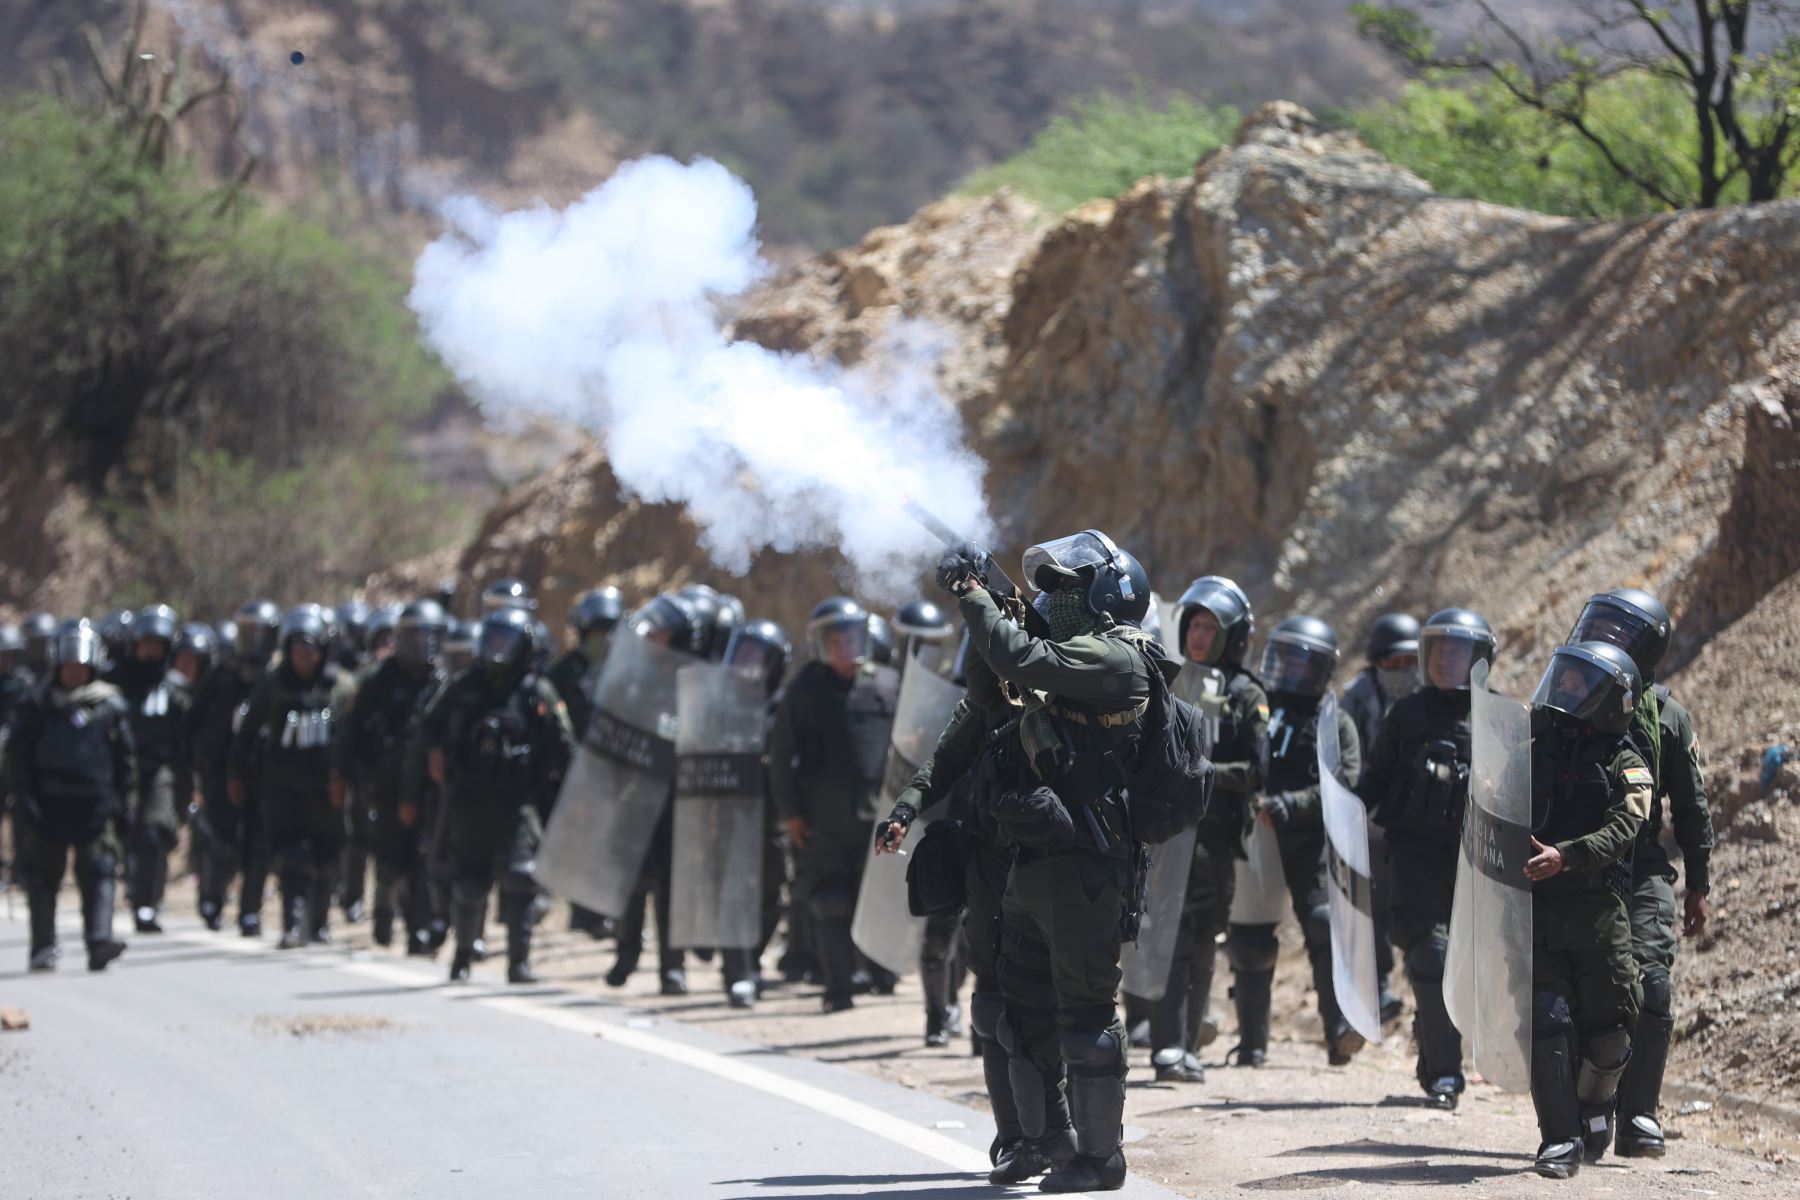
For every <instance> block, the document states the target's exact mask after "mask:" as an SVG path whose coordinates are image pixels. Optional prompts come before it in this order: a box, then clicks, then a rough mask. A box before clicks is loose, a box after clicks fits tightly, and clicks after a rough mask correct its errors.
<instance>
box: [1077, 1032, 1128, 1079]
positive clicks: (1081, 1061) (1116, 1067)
mask: <svg viewBox="0 0 1800 1200" xmlns="http://www.w3.org/2000/svg"><path fill="white" fill-rule="evenodd" d="M1062 1056H1063V1061H1064V1062H1066V1063H1068V1064H1069V1070H1070V1071H1071V1072H1072V1073H1074V1074H1077V1075H1102V1074H1112V1073H1117V1074H1119V1075H1123V1074H1124V1073H1125V1046H1124V1043H1122V1042H1121V1041H1120V1040H1119V1035H1118V1034H1117V1033H1116V1032H1114V1031H1113V1030H1111V1029H1065V1030H1063V1031H1062Z"/></svg>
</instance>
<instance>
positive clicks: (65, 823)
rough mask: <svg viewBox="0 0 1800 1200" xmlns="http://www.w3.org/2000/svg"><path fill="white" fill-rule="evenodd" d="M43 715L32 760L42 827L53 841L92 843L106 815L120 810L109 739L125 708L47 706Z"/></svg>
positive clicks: (111, 706)
mask: <svg viewBox="0 0 1800 1200" xmlns="http://www.w3.org/2000/svg"><path fill="white" fill-rule="evenodd" d="M43 713H44V719H43V725H42V728H41V729H40V731H39V733H38V739H37V745H36V747H35V748H34V753H33V754H32V760H31V772H32V789H33V791H34V793H35V798H36V800H37V803H38V808H39V812H40V815H41V821H40V827H41V828H42V830H43V832H44V834H45V835H46V836H47V837H49V838H51V839H52V840H54V841H61V842H86V841H91V840H92V839H94V838H96V837H98V836H100V834H101V833H102V832H103V831H104V829H105V827H106V821H107V818H108V817H110V816H112V815H113V813H115V812H118V811H121V809H122V805H121V803H120V801H121V797H120V796H119V793H118V780H116V779H114V778H113V755H112V738H113V736H114V730H115V728H116V726H117V724H118V722H119V721H121V720H123V719H124V713H123V710H122V708H119V707H115V705H114V704H112V703H110V702H102V703H99V704H93V705H70V706H68V707H65V708H54V707H51V706H49V705H45V707H44V710H43Z"/></svg>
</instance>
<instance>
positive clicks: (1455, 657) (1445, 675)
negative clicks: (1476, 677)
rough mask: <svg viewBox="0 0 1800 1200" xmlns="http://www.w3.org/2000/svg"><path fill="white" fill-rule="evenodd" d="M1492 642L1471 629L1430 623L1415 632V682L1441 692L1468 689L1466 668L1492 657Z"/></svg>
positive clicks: (1470, 668) (1471, 667) (1470, 669)
mask: <svg viewBox="0 0 1800 1200" xmlns="http://www.w3.org/2000/svg"><path fill="white" fill-rule="evenodd" d="M1493 656H1494V643H1493V640H1492V639H1491V638H1483V637H1480V636H1478V635H1477V634H1476V632H1475V631H1474V630H1470V629H1463V628H1460V627H1454V626H1443V625H1433V626H1430V627H1427V628H1426V629H1425V630H1424V631H1423V632H1421V633H1420V634H1419V682H1420V683H1421V684H1423V685H1424V686H1425V687H1428V688H1437V689H1438V690H1439V691H1443V692H1466V691H1468V690H1469V672H1470V671H1472V670H1474V669H1475V663H1476V662H1477V661H1478V660H1481V659H1488V660H1490V661H1491V660H1492V659H1493Z"/></svg>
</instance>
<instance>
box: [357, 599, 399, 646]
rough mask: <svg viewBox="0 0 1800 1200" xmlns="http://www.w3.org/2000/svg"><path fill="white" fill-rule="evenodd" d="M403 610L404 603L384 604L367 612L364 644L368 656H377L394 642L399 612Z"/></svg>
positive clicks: (397, 631)
mask: <svg viewBox="0 0 1800 1200" xmlns="http://www.w3.org/2000/svg"><path fill="white" fill-rule="evenodd" d="M404 611H406V609H405V606H404V605H399V604H384V605H382V606H381V607H380V608H378V609H376V610H375V611H374V612H372V613H370V614H369V625H368V630H367V635H366V643H365V646H364V649H366V650H367V651H368V654H369V657H371V658H379V657H380V656H381V652H382V651H383V650H386V649H387V648H388V647H390V646H392V645H393V644H394V638H395V636H396V635H397V634H398V633H399V632H400V614H401V613H402V612H404Z"/></svg>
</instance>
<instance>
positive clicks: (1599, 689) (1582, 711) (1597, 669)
mask: <svg viewBox="0 0 1800 1200" xmlns="http://www.w3.org/2000/svg"><path fill="white" fill-rule="evenodd" d="M1614 682H1615V681H1614V678H1613V674H1612V672H1611V671H1609V670H1607V669H1606V668H1605V667H1602V666H1600V665H1599V664H1598V663H1596V662H1593V661H1591V660H1590V659H1588V658H1586V657H1585V656H1583V655H1580V654H1578V653H1576V652H1574V651H1572V650H1571V649H1569V648H1568V647H1563V648H1561V649H1559V650H1557V652H1556V653H1555V654H1553V655H1551V656H1550V666H1549V668H1548V669H1547V670H1545V672H1544V677H1543V678H1542V679H1540V680H1539V681H1538V685H1537V691H1535V692H1533V693H1532V695H1531V704H1532V707H1533V708H1542V709H1548V710H1549V711H1550V712H1554V713H1560V714H1562V715H1563V716H1565V717H1569V718H1571V719H1573V720H1576V721H1582V722H1588V723H1592V722H1593V721H1594V720H1595V718H1596V717H1602V716H1604V715H1605V710H1606V707H1607V698H1608V697H1609V696H1612V695H1614V694H1615V692H1616V691H1617V689H1616V687H1615V686H1614Z"/></svg>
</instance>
